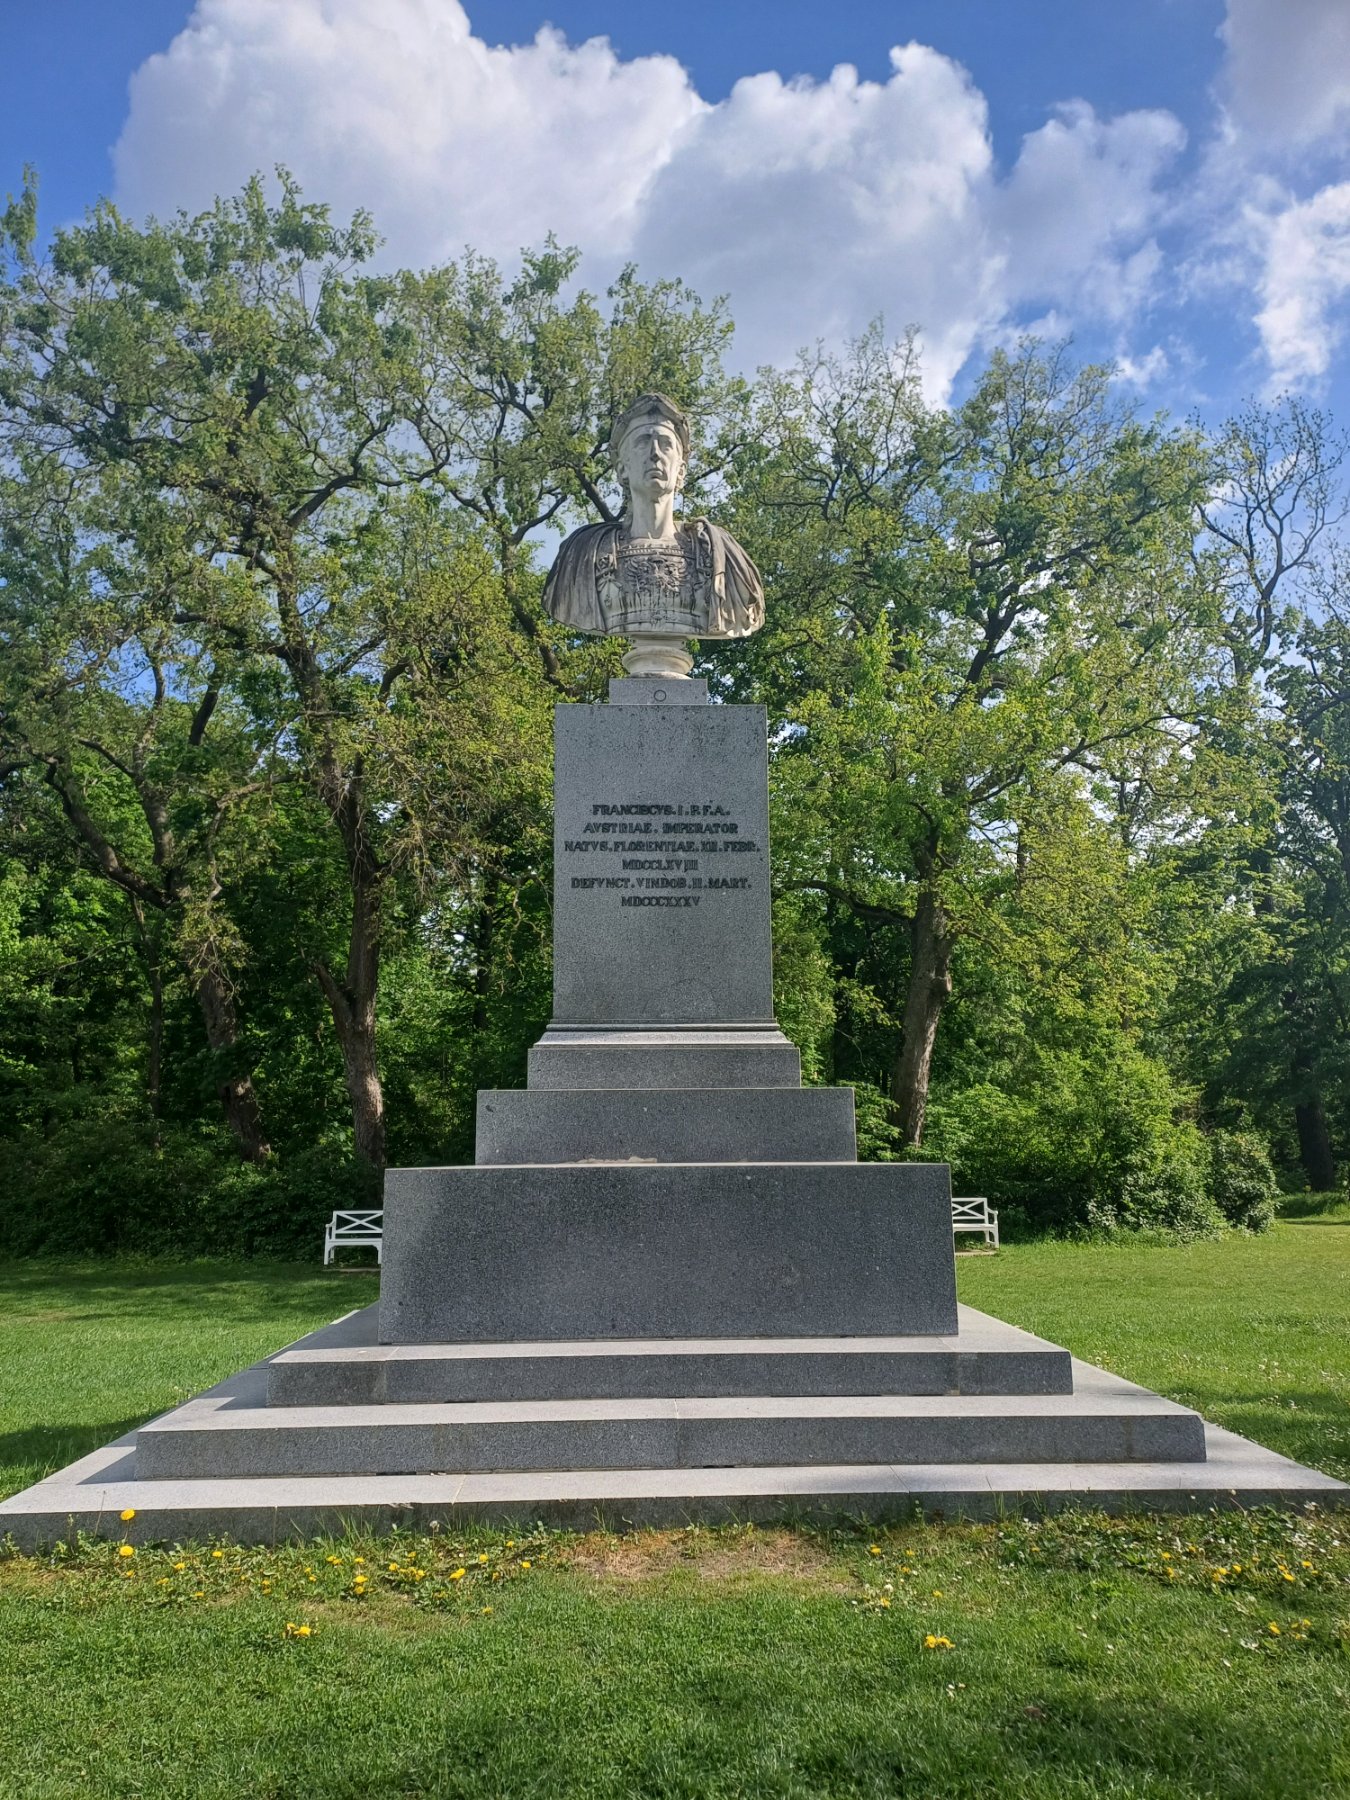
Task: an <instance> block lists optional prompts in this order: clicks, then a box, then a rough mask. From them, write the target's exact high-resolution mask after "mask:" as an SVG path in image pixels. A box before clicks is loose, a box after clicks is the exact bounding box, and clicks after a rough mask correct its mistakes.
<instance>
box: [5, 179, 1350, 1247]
mask: <svg viewBox="0 0 1350 1800" xmlns="http://www.w3.org/2000/svg"><path fill="white" fill-rule="evenodd" d="M0 240H3V265H2V267H0V1009H2V1011H3V1023H2V1024H0V1101H3V1103H4V1108H5V1111H4V1116H3V1119H0V1154H2V1155H3V1156H4V1157H5V1158H6V1162H7V1166H8V1167H9V1168H11V1169H13V1170H14V1171H16V1172H17V1174H18V1179H19V1183H20V1185H19V1187H18V1188H17V1189H16V1196H15V1198H14V1199H11V1197H10V1196H7V1195H5V1196H0V1237H2V1238H3V1241H4V1242H5V1243H6V1244H8V1245H9V1246H10V1247H11V1248H14V1249H21V1248H30V1249H31V1248H37V1247H40V1246H45V1247H48V1248H52V1247H59V1246H66V1247H71V1248H75V1247H79V1248H85V1247H88V1248H91V1249H92V1248H105V1249H107V1248H116V1247H136V1248H139V1249H154V1248H187V1247H190V1246H192V1245H197V1246H212V1247H216V1246H225V1245H227V1244H237V1245H244V1246H247V1247H248V1248H249V1249H250V1250H251V1251H254V1252H261V1251H264V1250H266V1251H269V1252H272V1251H283V1250H286V1249H287V1248H289V1247H291V1246H297V1247H298V1246H300V1245H302V1244H307V1243H309V1242H310V1241H311V1239H312V1234H313V1227H314V1222H315V1220H316V1219H319V1218H321V1217H322V1216H323V1215H324V1214H326V1212H327V1211H328V1210H331V1207H332V1206H333V1205H334V1204H336V1203H337V1200H338V1198H339V1197H341V1196H344V1195H348V1194H350V1193H357V1192H366V1191H373V1190H372V1185H371V1184H372V1183H373V1182H374V1181H375V1179H376V1177H377V1175H378V1171H379V1169H380V1167H381V1166H382V1165H383V1163H384V1161H385V1160H386V1158H388V1159H392V1160H394V1161H396V1162H415V1161H423V1160H428V1161H442V1160H455V1159H466V1158H468V1157H469V1156H471V1154H472V1130H473V1112H474V1095H475V1092H476V1090H477V1089H478V1088H480V1087H483V1086H492V1085H514V1084H516V1083H518V1082H519V1081H520V1080H521V1079H522V1076H523V1070H524V1059H525V1054H526V1050H527V1048H528V1046H529V1044H530V1043H531V1041H532V1040H533V1039H534V1038H535V1037H537V1035H538V1034H539V1031H540V1030H541V1028H542V1026H543V1024H544V1023H545V1021H546V1019H547V1017H548V1015H549V986H550V979H549V913H550V898H551V869H550V854H551V853H550V829H549V826H550V804H549V785H550V729H549V726H550V712H551V708H552V707H553V705H554V704H556V703H559V702H561V703H568V702H575V701H593V700H596V699H599V698H601V697H602V696H603V693H604V681H605V678H606V677H607V675H609V674H611V673H613V672H614V671H615V670H616V668H617V656H618V650H617V646H616V645H615V644H614V643H613V642H610V641H607V640H603V639H587V638H582V637H578V636H575V635H573V634H569V633H568V632H566V631H564V630H562V629H561V628H559V627H557V626H556V625H555V624H554V623H553V622H552V621H549V620H546V619H545V618H544V617H543V616H542V614H541V611H540V608H539V595H540V588H541V584H542V580H543V569H542V566H541V565H542V563H543V561H544V560H545V558H546V555H547V549H546V543H547V540H548V536H549V534H550V533H551V532H552V531H555V530H557V529H560V528H566V527H567V526H569V525H571V524H573V523H576V522H578V521H582V520H587V519H594V518H612V517H614V516H616V515H617V513H618V510H619V508H620V506H621V504H622V495H621V492H620V489H619V487H618V485H617V483H616V482H615V480H614V477H613V473H612V471H611V469H610V467H609V463H608V460H607V453H606V444H607V439H608V436H609V430H610V425H611V422H612V419H613V417H614V415H615V414H616V412H618V411H619V410H620V409H621V408H622V407H623V406H625V405H626V404H627V403H628V402H629V401H630V400H631V399H632V397H633V395H634V394H635V393H636V392H637V391H639V390H640V389H643V388H647V387H658V388H661V389H663V390H665V391H668V392H670V393H671V394H673V395H674V396H675V397H676V398H677V399H679V400H681V401H682V402H683V403H684V404H685V405H686V406H688V407H689V409H690V412H691V415H692V422H693V426H694V445H693V454H692V458H691V469H690V482H689V493H688V500H689V504H690V505H691V506H696V507H698V508H700V509H704V508H706V509H708V510H710V511H712V512H715V513H716V514H717V516H718V517H719V519H721V520H723V521H724V522H725V523H726V524H727V525H729V526H730V527H731V528H733V529H734V530H735V531H736V532H737V534H738V536H740V537H741V538H742V539H743V541H744V542H745V543H746V545H747V547H748V548H749V549H750V550H751V551H752V553H753V554H754V555H755V557H756V559H757V560H758V561H759V563H760V565H761V567H762V569H763V571H764V573H765V575H766V577H767V585H768V617H767V622H766V625H765V628H764V630H763V631H762V632H761V633H760V634H758V635H757V636H756V637H754V638H751V639H749V640H746V641H745V642H743V643H735V644H727V645H719V646H717V647H715V649H713V651H712V653H711V654H708V655H705V656H704V657H703V659H702V662H701V664H700V672H702V673H706V674H707V675H708V676H709V677H710V679H711V681H712V685H713V689H714V692H715V693H716V695H717V696H718V697H719V698H721V699H725V700H754V701H762V702H764V703H765V704H766V705H767V707H768V710H769V714H770V724H771V753H772V761H771V809H772V833H773V847H774V869H773V877H774V894H773V905H774V942H775V1001H776V1006H777V1011H778V1017H779V1019H780V1020H781V1022H782V1024H783V1025H784V1027H785V1029H786V1030H787V1031H788V1033H789V1034H790V1036H791V1037H792V1038H793V1040H794V1041H795V1042H796V1043H797V1044H798V1046H799V1048H800V1050H801V1054H802V1066H803V1073H804V1076H805V1078H806V1079H807V1080H808V1081H809V1082H813V1083H843V1084H848V1085H851V1086H852V1087H853V1088H854V1090H855V1094H856V1097H857V1112H858V1121H859V1147H860V1152H861V1154H863V1155H864V1156H866V1157H870V1158H878V1159H884V1158H891V1157H895V1156H902V1155H903V1156H926V1157H933V1156H947V1157H949V1158H950V1159H951V1161H952V1163H953V1166H954V1168H955V1171H956V1179H957V1185H958V1187H961V1188H964V1189H966V1190H967V1191H972V1190H973V1191H982V1192H986V1193H988V1194H989V1195H990V1197H991V1198H993V1199H994V1200H995V1201H996V1203H998V1204H1000V1205H1001V1206H1002V1207H1003V1208H1004V1211H1005V1216H1006V1218H1007V1220H1008V1222H1010V1223H1012V1224H1013V1225H1014V1226H1016V1225H1018V1224H1019V1223H1020V1225H1021V1227H1022V1228H1024V1229H1030V1230H1036V1231H1048V1232H1058V1233H1081V1232H1088V1231H1091V1232H1103V1233H1118V1232H1123V1231H1126V1230H1132V1231H1148V1232H1163V1233H1170V1234H1174V1235H1182V1236H1186V1235H1196V1234H1204V1233H1207V1232H1210V1231H1212V1230H1214V1229H1215V1228H1216V1227H1217V1224H1218V1222H1219V1221H1220V1220H1221V1219H1223V1220H1228V1221H1231V1222H1234V1223H1241V1224H1243V1225H1245V1226H1247V1227H1248V1228H1251V1229H1256V1228H1258V1227H1259V1225H1260V1224H1261V1222H1262V1220H1263V1218H1264V1216H1265V1214H1266V1211H1267V1210H1268V1193H1267V1187H1266V1176H1265V1174H1264V1172H1263V1169H1262V1166H1261V1164H1260V1155H1261V1152H1260V1148H1259V1145H1257V1144H1256V1143H1254V1142H1252V1141H1250V1140H1249V1139H1248V1137H1247V1136H1246V1135H1244V1134H1246V1133H1247V1132H1248V1131H1249V1130H1254V1131H1255V1132H1256V1133H1257V1134H1259V1136H1260V1137H1261V1138H1262V1139H1263V1140H1265V1141H1268V1142H1269V1143H1270V1145H1271V1146H1272V1149H1273V1152H1274V1155H1275V1158H1276V1161H1277V1163H1278V1165H1279V1169H1280V1175H1281V1179H1282V1180H1284V1181H1285V1182H1288V1181H1289V1180H1290V1179H1292V1178H1293V1171H1294V1168H1295V1166H1296V1165H1297V1164H1301V1165H1302V1169H1303V1171H1304V1175H1305V1177H1306V1178H1307V1179H1308V1180H1309V1181H1311V1182H1312V1183H1313V1185H1315V1186H1318V1187H1329V1186H1331V1185H1332V1184H1333V1183H1334V1182H1335V1181H1336V1180H1337V1167H1336V1159H1337V1157H1338V1156H1340V1157H1345V1156H1346V1155H1347V1154H1348V1153H1350V1140H1347V1138H1346V1132H1347V1130H1350V1125H1347V1120H1350V1035H1348V1034H1347V1028H1346V1020H1347V1018H1350V979H1348V973H1347V972H1348V971H1350V898H1348V897H1350V835H1348V834H1347V826H1346V821H1347V819H1350V789H1348V788H1347V769H1350V741H1348V740H1347V736H1346V718H1347V716H1348V711H1347V708H1346V706H1345V704H1344V698H1345V694H1346V692H1347V691H1348V685H1347V684H1350V649H1348V646H1350V635H1348V633H1347V625H1346V616H1345V603H1344V594H1345V591H1346V583H1347V576H1348V575H1350V568H1348V567H1347V565H1346V563H1345V560H1344V558H1345V552H1344V551H1343V550H1342V549H1341V548H1340V547H1339V546H1338V545H1337V544H1336V542H1335V540H1334V533H1333V531H1332V526H1333V524H1334V521H1335V518H1336V516H1337V511H1338V508H1339V505H1340V501H1339V498H1338V495H1337V489H1336V482H1337V479H1338V477H1339V470H1340V466H1341V460H1342V457H1343V454H1344V448H1343V445H1342V444H1341V443H1340V440H1338V439H1337V438H1336V437H1335V434H1334V433H1333V431H1332V429H1331V427H1330V424H1329V422H1328V421H1327V420H1325V419H1324V418H1323V417H1322V416H1321V415H1320V414H1318V413H1317V412H1316V411H1315V410H1314V409H1311V408H1309V407H1307V406H1305V405H1303V404H1302V403H1298V402H1289V403H1286V405H1285V406H1283V407H1282V408H1278V409H1275V410H1274V411H1273V412H1263V411H1261V410H1260V409H1251V410H1249V411H1248V412H1247V413H1245V414H1244V415H1243V416H1242V417H1241V418H1239V419H1238V420H1236V421H1234V422H1232V423H1231V424H1230V425H1228V426H1225V427H1223V428H1222V429H1221V430H1220V431H1218V432H1217V433H1214V434H1211V435H1209V436H1206V435H1205V434H1204V433H1202V432H1201V431H1199V430H1198V429H1197V428H1194V427H1188V428H1180V427H1177V426H1174V425H1172V424H1170V423H1169V422H1168V421H1166V420H1165V419H1148V420H1146V419H1143V418H1141V417H1139V416H1138V415H1137V414H1136V413H1135V412H1134V411H1133V410H1132V409H1131V406H1130V405H1129V404H1128V403H1127V402H1126V401H1125V400H1124V399H1123V398H1122V395H1121V392H1120V390H1119V389H1118V388H1117V387H1116V386H1115V385H1114V384H1113V381H1112V379H1111V376H1110V373H1109V371H1106V370H1104V369H1099V368H1092V367H1086V368H1084V367H1078V366H1076V365H1075V364H1074V363H1073V362H1072V360H1071V359H1070V357H1069V355H1068V353H1067V351H1066V350H1065V349H1064V348H1063V347H1062V346H1045V345H1041V344H1037V343H1031V342H1028V343H1024V344H1022V345H1019V346H1017V347H1016V348H1015V349H1013V350H1010V351H999V352H997V353H995V354H994V355H993V356H991V357H990V359H989V361H988V363H987V365H986V366H985V367H984V368H983V369H982V370H981V371H979V372H978V375H977V378H976V379H975V381H974V384H973V386H972V388H971V391H970V393H969V395H968V397H967V398H966V399H965V400H964V401H963V402H962V403H961V404H960V405H958V406H956V407H954V408H951V409H943V408H937V407H934V406H931V405H930V404H929V403H928V402H927V401H926V399H925V396H924V386H923V382H922V379H921V370H920V367H919V361H918V350H917V344H916V342H915V341H914V340H906V341H905V342H902V343H901V344H899V345H895V346H891V345H888V344H886V342H885V341H884V340H883V338H882V337H881V335H880V333H879V331H872V332H869V333H867V334H865V336H864V337H863V338H862V340H860V341H859V342H858V343H857V344H855V345H853V346H851V347H850V348H849V349H848V351H847V352H846V353H845V354H843V355H842V356H839V357H837V358H830V357H827V356H824V355H820V354H818V355H816V356H814V357H806V358H803V359H802V361H801V362H800V363H799V364H798V365H797V366H796V367H795V368H792V369H788V370H765V371H761V372H760V374H759V376H758V377H757V378H756V380H755V382H754V383H749V382H746V381H744V380H742V379H740V378H738V377H736V376H734V375H730V374H728V372H727V370H726V369H725V367H724V365H723V358H724V356H725V353H726V350H727V346H728V343H729V338H730V332H731V321H730V319H729V317H728V315H727V313H726V310H725V307H724V306H723V305H722V304H721V303H720V302H719V303H715V304H713V305H711V306H704V305H703V304H702V303H701V302H700V301H699V299H698V297H697V296H696V295H694V294H692V293H691V292H689V290H688V289H686V288H685V287H684V286H683V285H682V284H681V283H679V282H677V281H658V282H654V283H644V282H643V281H641V280H640V279H639V277H638V275H637V273H636V271H634V270H632V269H629V270H625V271H624V272H623V273H622V274H621V275H620V276H619V278H618V279H617V280H616V281H615V282H614V284H613V286H612V287H611V288H610V289H609V290H608V292H607V293H606V294H604V295H603V296H597V295H595V294H593V293H590V292H589V291H587V290H586V289H585V288H584V287H583V286H581V285H580V279H579V277H580V270H579V265H578V258H577V255H576V253H575V252H574V251H572V250H569V249H567V248H566V247H564V246H561V245H559V244H557V243H556V242H554V241H552V240H551V239H550V240H548V241H547V242H546V243H545V244H544V245H543V246H542V247H541V248H539V249H537V250H534V251H531V252H528V253H526V254H525V255H524V256H523V259H522V263H521V267H520V269H519V271H518V272H516V273H509V274H508V273H504V272H503V271H502V270H500V269H499V268H498V267H497V266H496V265H495V264H493V263H492V262H490V261H489V260H487V259H485V258H482V257H479V256H476V255H474V254H472V253H469V254H466V255H465V256H464V257H463V258H462V259H460V260H459V261H458V262H456V263H451V264H447V265H445V266H443V267H439V268H434V269H429V270H423V271H411V270H395V271H390V272H384V273H378V274H377V273H372V272H371V267H370V258H371V253H372V250H373V248H374V245H375V242H376V240H375V236H374V230H373V226H372V223H371V221H370V220H368V219H366V218H364V217H357V218H356V219H354V220H352V221H350V222H349V223H347V224H341V223H338V222H337V221H335V220H334V219H333V218H332V217H331V216H330V214H329V212H328V211H327V209H326V208H324V207H323V206H321V205H316V204H314V203H312V202H309V201H306V200H305V199H304V198H303V196H302V195H301V194H300V192H299V190H298V188H297V187H296V185H295V183H294V182H293V181H292V180H291V178H290V177H289V176H287V175H285V174H284V172H283V173H281V174H279V176H278V181H277V183H276V184H275V185H274V186H272V187H269V186H268V185H267V184H264V183H262V182H260V181H253V182H250V183H249V184H248V185H247V187H246V188H245V189H244V190H243V191H242V192H241V193H240V194H238V195H235V196H233V197H229V198H226V199H223V200H220V201H218V202H217V203H216V204H215V205H214V206H213V207H212V208H210V209H209V210H208V211H206V212H204V213H203V214H201V215H200V216H198V217H195V218H188V217H185V216H183V217H179V218H177V219H174V220H170V221H163V222H150V223H148V224H145V225H140V224H136V223H134V222H132V221H130V220H127V219H124V218H123V217H122V216H121V215H120V214H119V213H118V212H117V211H116V209H115V208H113V207H111V206H106V205H104V206H100V207H98V208H96V209H95V210H94V211H93V212H92V213H91V214H90V215H89V217H88V218H87V219H86V220H85V221H84V222H83V223H82V224H79V225H75V226H71V227H69V228H67V229H64V230H62V231H60V232H58V233H57V234H56V235H55V237H54V239H53V241H52V245H51V249H50V253H49V254H48V255H47V257H46V259H45V261H44V260H43V259H42V257H41V256H40V254H39V249H38V245H39V236H38V233H37V214H36V190H35V186H34V184H33V182H32V181H31V180H28V181H27V182H26V185H25V188H24V191H23V193H22V195H21V196H20V197H19V198H18V199H17V200H13V201H11V202H10V203H9V205H8V208H7V210H6V211H5V212H4V213H3V215H0ZM1234 1134H1236V1135H1234ZM100 1149H102V1152H103V1154H102V1155H100V1153H99V1152H100ZM241 1156H242V1158H243V1159H244V1162H245V1164H246V1166H245V1167H244V1168H240V1167H239V1166H238V1159H239V1157H241ZM18 1195H22V1196H23V1203H22V1204H20V1203H19V1200H18V1197H17V1196H18Z"/></svg>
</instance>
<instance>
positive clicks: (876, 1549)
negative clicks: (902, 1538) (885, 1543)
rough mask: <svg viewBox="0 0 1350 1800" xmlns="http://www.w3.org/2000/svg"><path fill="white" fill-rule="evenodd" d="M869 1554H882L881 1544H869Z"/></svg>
mask: <svg viewBox="0 0 1350 1800" xmlns="http://www.w3.org/2000/svg"><path fill="white" fill-rule="evenodd" d="M867 1554H868V1555H869V1556H880V1555H881V1546H880V1545H879V1544H869V1545H868V1546H867Z"/></svg>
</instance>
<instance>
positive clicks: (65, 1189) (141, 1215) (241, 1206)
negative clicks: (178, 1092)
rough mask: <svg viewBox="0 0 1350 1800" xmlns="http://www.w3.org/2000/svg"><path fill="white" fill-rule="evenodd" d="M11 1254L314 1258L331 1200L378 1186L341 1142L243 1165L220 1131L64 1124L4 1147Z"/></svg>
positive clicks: (343, 1201)
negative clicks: (47, 1132)
mask: <svg viewBox="0 0 1350 1800" xmlns="http://www.w3.org/2000/svg"><path fill="white" fill-rule="evenodd" d="M0 1156H3V1157H4V1158H5V1161H6V1166H7V1167H8V1169H9V1172H10V1175H11V1177H12V1179H11V1180H9V1181H7V1182H6V1184H5V1187H4V1191H3V1194H2V1195H0V1250H2V1251H4V1252H7V1253H8V1254H10V1255H18V1256H34V1255H48V1256H54V1255H60V1256H80V1255H94V1256H108V1255H115V1254H118V1253H129V1252H134V1253H137V1254H142V1255H151V1256H154V1255H194V1256H195V1255H234V1256H278V1257H298V1258H302V1259H307V1258H309V1257H317V1256H318V1254H319V1251H320V1247H321V1245H322V1242H323V1226H324V1222H325V1220H326V1219H327V1218H328V1216H329V1214H330V1213H331V1212H332V1211H333V1209H334V1208H335V1207H348V1206H369V1205H372V1204H376V1205H377V1204H378V1201H377V1200H374V1199H372V1183H371V1179H370V1176H369V1174H368V1172H366V1171H365V1170H363V1169H361V1168H360V1167H359V1166H357V1165H355V1164H354V1163H353V1162H352V1160H351V1158H350V1156H349V1155H347V1154H346V1153H345V1152H344V1151H343V1149H342V1148H341V1147H340V1146H338V1145H322V1144H321V1145H318V1146H315V1147H314V1148H312V1149H307V1150H304V1151H299V1152H296V1151H292V1152H290V1153H289V1154H286V1155H278V1156H276V1157H273V1158H272V1159H271V1160H270V1161H269V1162H268V1163H266V1164H264V1165H262V1166H261V1167H254V1166H252V1165H250V1164H247V1163H241V1162H240V1161H239V1159H238V1157H237V1155H235V1153H234V1150H233V1146H232V1144H231V1143H230V1142H229V1140H228V1139H227V1138H226V1137H225V1134H224V1133H223V1132H221V1131H216V1130H206V1129H199V1128H194V1127H190V1126H183V1125H166V1126H162V1127H161V1128H160V1130H159V1132H158V1133H156V1132H154V1131H153V1130H152V1129H151V1127H150V1126H149V1125H148V1124H146V1123H144V1122H143V1121H141V1120H138V1119H127V1118H122V1117H118V1116H116V1115H113V1116H104V1117H102V1118H73V1119H66V1120H63V1121H60V1122H59V1124H58V1126H57V1128H56V1129H55V1130H53V1132H52V1133H51V1135H50V1136H48V1137H46V1138H44V1139H36V1138H34V1137H32V1136H25V1137H24V1138H23V1139H21V1140H19V1141H16V1142H11V1143H0Z"/></svg>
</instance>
